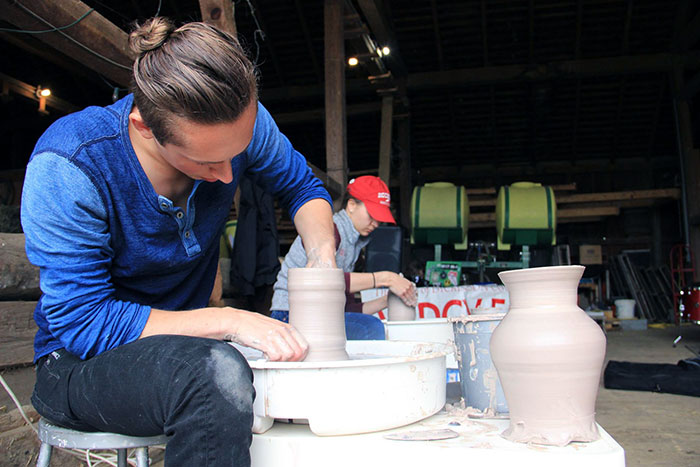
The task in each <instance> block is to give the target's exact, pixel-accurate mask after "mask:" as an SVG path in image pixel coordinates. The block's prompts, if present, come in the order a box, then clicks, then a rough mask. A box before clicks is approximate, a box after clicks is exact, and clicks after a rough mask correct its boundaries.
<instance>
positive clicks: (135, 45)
mask: <svg viewBox="0 0 700 467" xmlns="http://www.w3.org/2000/svg"><path fill="white" fill-rule="evenodd" d="M130 47H131V49H132V51H133V52H134V54H135V57H136V58H135V61H134V64H133V80H132V85H131V94H129V95H128V96H126V97H124V98H123V99H121V100H119V101H117V102H115V103H114V104H112V105H109V106H107V107H88V108H86V109H84V110H82V111H80V112H77V113H74V114H71V115H68V116H65V117H63V118H61V119H59V120H57V121H56V122H55V123H53V124H52V125H51V126H50V127H49V128H48V129H47V130H46V132H45V133H44V134H43V135H42V136H41V137H40V138H39V140H38V142H37V144H36V147H35V148H34V151H33V153H32V155H31V158H30V161H29V164H28V166H27V171H26V176H25V181H24V190H23V193H22V211H21V212H22V225H23V228H24V232H25V236H26V250H27V256H28V258H29V260H30V261H31V262H32V263H33V264H35V265H37V266H38V267H39V268H40V270H41V290H42V296H41V298H40V300H39V302H38V304H37V307H36V309H35V312H34V319H35V321H36V323H37V325H38V328H39V330H38V332H37V335H36V338H35V343H34V349H35V364H36V369H37V382H36V385H35V388H34V394H33V395H32V402H33V404H34V406H35V407H36V409H37V411H38V412H39V413H40V414H41V415H42V416H43V417H45V418H47V419H48V420H49V421H51V422H53V423H56V424H58V425H62V426H66V427H69V428H74V429H78V430H85V431H106V432H116V433H123V434H127V435H134V436H148V435H156V434H161V433H165V434H166V435H168V436H170V440H169V442H168V445H167V449H166V454H165V462H166V465H182V466H200V465H208V466H215V465H236V466H246V465H249V464H250V454H249V446H250V443H251V440H252V433H251V427H252V422H253V398H254V389H253V384H252V379H253V378H252V371H251V370H250V367H249V366H248V364H247V362H246V360H245V358H243V356H241V354H240V353H239V352H238V351H237V350H235V349H234V348H233V347H232V346H230V345H228V344H227V343H226V342H224V341H227V340H228V341H234V342H238V343H240V344H243V345H246V346H250V347H254V348H257V349H260V350H261V351H263V352H264V353H265V354H266V355H267V357H268V358H269V359H270V360H276V361H285V360H286V361H298V360H301V359H303V358H304V356H305V354H306V352H307V350H308V344H307V343H306V342H305V340H304V338H303V337H302V336H301V335H300V334H299V333H298V332H297V331H296V330H295V329H294V328H293V327H291V326H290V325H289V324H286V323H283V322H280V321H278V320H275V319H271V318H268V317H266V316H263V315H261V314H258V313H252V312H248V311H244V310H239V309H234V308H231V307H223V308H213V307H208V306H207V303H208V298H209V296H210V293H211V291H212V287H213V284H214V279H215V276H216V270H217V265H218V257H219V237H220V233H221V231H222V228H223V225H224V223H225V222H226V218H227V215H228V212H229V208H230V206H231V203H232V200H233V195H234V193H235V191H236V188H237V186H238V182H239V178H240V177H241V175H242V174H244V173H245V174H246V175H247V176H249V177H251V178H252V179H254V180H255V181H257V183H259V184H260V185H262V186H263V187H265V188H266V189H267V190H268V191H270V192H272V193H274V194H275V195H276V196H277V197H278V198H279V199H280V201H281V202H282V203H283V204H284V205H285V206H286V207H287V208H288V210H289V212H290V214H291V216H292V218H293V219H294V223H295V226H296V228H297V230H298V232H299V234H300V236H301V237H302V238H303V239H304V248H305V252H306V254H307V257H308V261H307V263H306V265H305V266H307V267H336V262H335V242H334V237H333V221H332V208H331V200H330V197H329V196H328V193H327V192H326V190H325V189H324V188H323V186H322V184H321V182H320V181H319V180H318V179H317V178H315V177H314V176H313V174H312V173H311V171H310V170H309V168H308V166H307V164H306V161H305V159H304V157H303V156H302V155H301V154H299V153H298V152H297V151H295V150H294V148H293V147H292V145H291V144H290V142H289V140H288V139H287V138H286V137H285V136H284V135H282V134H281V133H280V131H279V130H278V128H277V126H276V125H275V123H274V121H273V120H272V118H271V116H270V114H269V113H268V111H267V110H266V109H265V108H264V107H263V106H262V105H261V104H260V103H259V102H258V96H257V75H256V70H255V67H254V66H253V64H252V63H251V62H250V60H248V58H247V57H246V56H245V53H244V52H243V50H242V49H241V47H240V45H239V43H238V41H237V40H236V39H235V38H234V37H232V36H230V35H228V34H226V33H224V32H222V31H219V30H218V29H216V28H215V27H213V26H211V25H207V24H205V23H188V24H185V25H182V26H180V27H175V26H174V25H173V24H172V23H171V22H170V21H168V20H167V19H165V18H153V19H150V20H148V21H146V22H145V23H144V24H143V25H141V26H138V27H137V28H136V29H135V30H134V31H133V32H132V33H131V35H130Z"/></svg>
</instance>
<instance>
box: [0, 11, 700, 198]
mask: <svg viewBox="0 0 700 467" xmlns="http://www.w3.org/2000/svg"><path fill="white" fill-rule="evenodd" d="M0 1H2V2H3V3H5V5H4V8H7V4H12V3H23V4H25V5H30V6H31V4H32V3H33V2H32V1H29V0H19V1H18V2H13V1H10V0H0ZM67 1H68V0H67ZM71 1H72V0H71ZM83 3H85V4H86V5H88V6H89V7H91V8H94V10H95V11H96V12H97V13H99V14H101V15H102V16H104V17H105V18H106V19H107V20H109V21H111V22H112V23H114V25H116V26H117V27H118V28H121V29H123V30H128V29H129V25H130V23H132V22H133V21H134V20H143V19H145V18H148V17H150V16H153V15H154V14H155V13H156V11H158V9H159V8H160V12H161V14H164V15H166V16H170V17H172V18H174V19H175V20H177V21H183V22H184V21H191V20H200V18H201V13H200V6H199V2H198V1H197V0H162V1H159V0H148V1H146V0H144V1H136V0H131V1H122V2H110V1H108V0H102V1H98V0H85V1H84V2H83ZM323 5H324V2H323V0H303V1H302V0H277V1H272V0H269V1H264V2H263V1H261V0H237V1H235V18H236V26H237V28H238V32H239V37H240V38H241V40H242V41H243V42H244V44H245V45H246V47H247V48H248V50H249V51H250V55H251V56H252V57H253V58H255V59H256V60H257V63H258V64H259V67H260V71H261V84H262V91H261V100H262V102H263V104H265V105H266V106H267V107H268V108H269V109H270V111H271V112H272V113H273V115H275V116H276V118H277V119H278V122H279V124H280V127H281V128H282V130H283V131H284V132H285V133H286V134H287V135H288V136H289V137H290V139H291V140H292V142H293V143H294V144H295V146H296V147H297V148H298V149H299V150H300V151H301V152H302V153H303V154H305V155H306V156H307V158H308V159H309V160H310V161H311V162H313V163H314V164H316V165H317V166H319V167H321V168H324V167H325V157H326V156H325V143H324V124H323V106H324V88H323V82H324V74H323V70H324V16H323V11H324V8H323ZM699 9H700V6H699V5H698V4H697V2H694V1H689V0H547V1H543V0H422V1H411V0H384V1H383V2H382V1H381V0H347V1H346V5H345V30H346V34H345V35H346V43H345V47H346V55H347V56H348V57H349V56H351V55H357V56H358V57H359V59H360V64H359V65H358V66H356V67H354V68H350V67H348V68H347V69H346V78H347V81H346V105H347V114H348V116H347V125H348V126H347V144H348V166H349V170H350V173H351V174H359V173H371V172H372V171H375V173H376V169H377V166H378V154H379V134H380V121H381V96H385V95H393V96H395V106H394V120H395V121H397V120H401V119H403V120H405V119H408V121H409V122H410V123H409V128H410V155H411V168H412V174H413V179H414V181H416V182H424V181H434V180H450V181H456V182H458V183H462V184H467V185H470V186H493V185H498V184H500V183H503V182H509V181H513V180H514V179H517V178H523V177H525V176H527V177H529V178H539V179H541V181H544V182H549V183H556V182H565V181H571V180H572V179H573V178H576V176H577V175H576V174H589V173H597V172H600V173H607V174H608V178H610V176H609V174H611V173H613V174H614V173H616V172H620V173H621V172H624V171H632V172H634V171H643V172H644V173H645V176H644V177H641V178H640V180H643V181H644V184H645V185H656V186H664V185H669V184H673V180H672V179H671V178H672V177H673V174H674V173H675V172H677V165H678V152H677V151H678V149H677V136H676V129H675V123H674V110H673V109H674V106H673V96H674V95H679V94H680V95H681V97H683V98H686V99H687V100H688V101H689V102H690V103H691V110H692V108H693V107H692V103H693V101H694V100H695V97H694V96H695V91H694V89H695V88H696V87H698V82H700V75H699V74H698V72H699V70H700V54H699V53H698V45H697V43H698V39H700V26H699V25H698V24H700V16H699V13H698V10H699ZM0 26H2V27H3V28H5V29H6V30H7V29H12V28H16V26H15V25H13V24H12V23H10V22H9V21H2V22H0ZM55 26H58V24H56V25H55ZM51 34H56V33H51ZM0 43H2V45H3V49H4V50H6V51H7V53H6V55H5V58H4V59H3V60H2V63H3V67H2V69H1V70H0V72H1V73H3V74H4V75H8V76H11V77H12V78H15V79H18V80H21V81H23V82H26V83H29V84H31V85H37V84H42V83H46V85H52V86H53V87H54V92H55V95H56V96H57V97H60V98H62V99H63V100H65V101H67V102H68V103H70V104H72V105H75V106H76V107H84V106H86V105H90V104H99V105H104V104H108V103H109V102H111V96H112V92H113V90H114V87H115V85H116V84H115V83H114V81H113V80H111V79H110V78H109V77H105V76H104V75H103V76H100V75H98V74H97V73H96V72H95V71H93V70H92V69H91V67H90V66H88V65H89V64H86V63H85V61H84V60H76V59H75V57H66V56H64V55H63V54H61V53H59V52H56V51H52V50H50V49H47V46H46V44H45V43H44V42H41V41H39V40H38V39H37V38H36V37H34V35H30V34H19V33H15V32H10V31H4V32H0ZM368 45H369V49H373V47H374V46H379V47H381V46H383V45H387V46H389V47H390V48H391V53H390V55H389V56H385V57H382V58H378V57H376V55H375V56H370V54H369V52H368V50H369V49H368ZM674 64H676V69H677V70H678V73H677V74H676V77H677V78H678V76H680V78H681V79H680V81H681V83H682V84H683V86H682V88H681V89H680V90H679V91H676V90H675V88H674V87H673V86H672V82H673V73H672V71H673V69H674ZM116 87H117V88H118V87H119V85H116ZM22 105H24V104H22V103H20V102H18V99H8V98H7V97H6V98H5V99H4V100H3V101H2V105H1V107H0V109H2V119H3V121H4V122H5V123H6V125H5V128H8V126H7V125H10V126H12V128H14V129H15V130H17V128H16V127H17V126H18V125H19V124H18V123H17V115H23V114H24V113H27V114H29V113H28V112H29V111H27V110H25V109H24V108H23V107H22ZM32 105H35V103H33V104H32ZM60 114H61V112H60V111H57V110H53V111H52V116H51V117H49V118H43V120H42V119H39V120H37V119H36V117H32V118H31V119H30V120H31V121H30V120H27V121H26V122H25V123H23V124H22V128H19V130H20V133H23V134H27V135H29V136H30V139H31V138H34V139H35V138H36V134H37V133H38V134H40V133H41V131H43V128H45V127H46V125H47V121H50V118H53V117H54V116H58V115H60ZM28 118H29V117H28ZM32 122H34V123H32ZM37 122H38V123H37ZM32 125H36V127H34V126H32ZM3 131H4V132H5V134H6V133H7V132H8V131H9V130H7V129H5V130H3ZM6 136H7V134H6ZM13 138H14V139H17V138H18V137H17V136H13ZM4 139H7V138H4ZM23 144H24V145H23ZM32 144H33V143H32ZM11 147H12V148H14V149H12V150H11V151H10V152H11V155H10V156H8V157H6V158H5V159H6V160H5V161H4V162H3V166H2V167H3V168H5V169H12V168H20V167H22V166H23V163H25V162H26V160H23V156H22V154H23V153H24V152H26V151H27V148H26V144H25V143H21V142H17V143H16V144H15V145H14V146H11ZM403 149H407V148H399V147H398V142H396V141H395V142H394V153H395V154H398V153H399V152H400V150H403ZM29 150H31V146H29ZM6 151H7V149H6ZM27 154H28V153H27ZM393 164H394V169H396V166H397V164H398V157H395V160H394V161H393ZM670 177H671V178H670ZM636 180H637V179H634V177H633V180H631V181H629V182H628V183H627V185H630V184H631V185H634V183H635V181H636ZM640 183H641V182H640ZM608 189H609V188H608Z"/></svg>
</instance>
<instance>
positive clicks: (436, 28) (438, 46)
mask: <svg viewBox="0 0 700 467" xmlns="http://www.w3.org/2000/svg"><path fill="white" fill-rule="evenodd" d="M436 1H437V0H430V15H431V16H432V18H433V33H434V36H435V52H436V53H437V58H438V68H439V69H440V70H444V69H445V63H444V59H443V57H442V37H441V35H440V21H439V19H438V12H437V4H436Z"/></svg>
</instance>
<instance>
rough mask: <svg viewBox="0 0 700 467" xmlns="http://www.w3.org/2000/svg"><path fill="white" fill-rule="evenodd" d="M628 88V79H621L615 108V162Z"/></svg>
mask: <svg viewBox="0 0 700 467" xmlns="http://www.w3.org/2000/svg"><path fill="white" fill-rule="evenodd" d="M626 87H627V77H626V76H623V77H622V78H620V89H619V91H618V93H617V105H616V108H615V125H614V133H613V143H612V146H613V150H612V153H613V157H612V159H613V160H615V156H614V155H615V154H616V153H617V147H618V141H619V138H617V135H619V134H620V121H621V120H622V107H623V104H624V101H625V89H626Z"/></svg>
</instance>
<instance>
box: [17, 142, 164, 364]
mask: <svg viewBox="0 0 700 467" xmlns="http://www.w3.org/2000/svg"><path fill="white" fill-rule="evenodd" d="M21 216H22V227H23V229H24V233H25V240H26V251H27V257H28V259H29V261H30V262H32V263H33V264H35V265H36V266H38V267H39V269H40V274H41V276H40V277H41V280H40V285H41V291H42V292H43V296H42V298H41V306H42V309H43V312H44V313H45V315H46V320H47V322H48V326H49V331H50V332H51V334H52V335H53V336H54V337H55V338H57V339H58V340H60V342H61V343H62V344H63V345H64V347H65V348H66V349H67V350H68V351H69V352H71V353H72V354H74V355H77V356H78V357H80V358H82V359H86V358H89V357H92V356H94V355H98V354H100V353H102V352H104V351H106V350H109V349H112V348H115V347H118V346H119V345H122V344H125V343H128V342H131V341H134V340H136V339H138V337H139V336H140V335H141V332H142V331H143V328H144V326H145V325H146V321H147V320H148V316H149V314H150V311H151V308H150V307H149V306H145V305H140V304H136V303H131V302H124V301H120V300H117V299H115V297H114V287H113V285H112V281H111V275H110V267H111V264H112V257H113V251H112V248H111V247H110V232H109V226H108V223H107V213H106V209H105V203H104V201H103V199H102V197H101V196H100V194H99V193H98V191H97V189H96V188H95V186H94V184H93V183H92V181H91V180H90V177H88V175H87V174H86V173H84V172H83V171H82V170H80V169H79V168H78V167H76V166H75V165H74V164H73V163H71V162H70V161H69V160H67V159H66V158H65V157H62V156H59V155H57V154H53V153H39V154H35V155H34V157H33V158H32V160H31V161H30V163H29V165H28V166H27V172H26V176H25V182H24V188H23V192H22V209H21Z"/></svg>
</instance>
